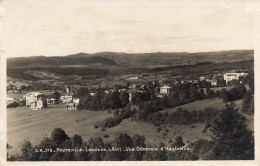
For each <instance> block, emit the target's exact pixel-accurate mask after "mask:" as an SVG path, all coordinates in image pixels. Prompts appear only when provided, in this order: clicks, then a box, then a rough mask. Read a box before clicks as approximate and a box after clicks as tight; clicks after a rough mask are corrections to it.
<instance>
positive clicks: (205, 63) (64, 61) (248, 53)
mask: <svg viewBox="0 0 260 166" xmlns="http://www.w3.org/2000/svg"><path fill="white" fill-rule="evenodd" d="M253 59H254V51H253V50H234V51H219V52H202V53H186V52H180V53H167V52H166V53H161V52H158V53H138V54H127V53H115V52H100V53H95V54H87V53H78V54H72V55H67V56H63V57H62V56H60V57H57V56H56V57H45V56H33V57H17V58H8V59H7V76H8V77H12V78H19V79H25V80H37V79H42V77H41V78H38V77H39V76H40V75H39V73H40V74H41V75H43V76H44V77H45V76H46V75H47V76H48V75H49V76H51V75H52V74H56V75H57V74H58V75H63V76H68V75H82V76H87V75H107V74H118V73H129V72H130V73H138V72H141V71H145V72H158V71H165V70H173V69H174V71H175V74H176V73H177V74H179V73H182V72H184V71H186V72H187V71H194V70H195V68H196V69H197V70H198V72H199V71H201V69H203V68H207V69H212V70H217V69H218V68H220V69H221V68H223V67H224V68H225V69H228V68H230V67H232V68H234V67H236V66H241V65H242V66H244V67H245V68H246V66H248V65H252V64H253V63H252V61H253ZM222 62H230V63H222ZM35 72H38V74H33V73H35Z"/></svg>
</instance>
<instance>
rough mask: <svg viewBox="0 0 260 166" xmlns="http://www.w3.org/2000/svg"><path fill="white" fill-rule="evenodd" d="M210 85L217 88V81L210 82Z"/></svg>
mask: <svg viewBox="0 0 260 166" xmlns="http://www.w3.org/2000/svg"><path fill="white" fill-rule="evenodd" d="M210 84H211V86H217V85H218V82H217V80H211V82H210Z"/></svg>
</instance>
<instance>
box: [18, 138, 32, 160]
mask: <svg viewBox="0 0 260 166" xmlns="http://www.w3.org/2000/svg"><path fill="white" fill-rule="evenodd" d="M21 152H22V155H21V156H20V160H22V161H32V156H33V147H32V144H31V142H30V141H28V140H26V141H24V143H23V144H22V146H21Z"/></svg>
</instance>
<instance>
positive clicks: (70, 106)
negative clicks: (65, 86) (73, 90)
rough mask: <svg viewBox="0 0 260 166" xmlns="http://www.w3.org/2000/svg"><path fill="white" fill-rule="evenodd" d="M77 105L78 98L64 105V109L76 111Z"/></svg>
mask: <svg viewBox="0 0 260 166" xmlns="http://www.w3.org/2000/svg"><path fill="white" fill-rule="evenodd" d="M78 105H79V98H75V99H73V101H72V102H69V103H66V109H67V110H72V109H77V108H78Z"/></svg>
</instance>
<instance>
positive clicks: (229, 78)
mask: <svg viewBox="0 0 260 166" xmlns="http://www.w3.org/2000/svg"><path fill="white" fill-rule="evenodd" d="M247 75H248V74H247V73H225V74H224V80H225V81H226V82H228V81H232V80H238V78H239V77H245V76H247Z"/></svg>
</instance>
